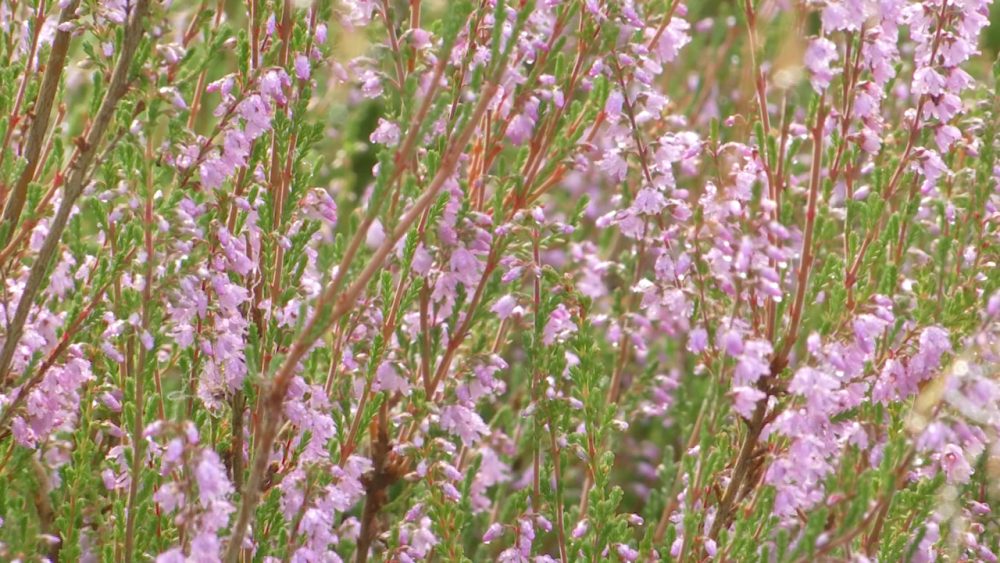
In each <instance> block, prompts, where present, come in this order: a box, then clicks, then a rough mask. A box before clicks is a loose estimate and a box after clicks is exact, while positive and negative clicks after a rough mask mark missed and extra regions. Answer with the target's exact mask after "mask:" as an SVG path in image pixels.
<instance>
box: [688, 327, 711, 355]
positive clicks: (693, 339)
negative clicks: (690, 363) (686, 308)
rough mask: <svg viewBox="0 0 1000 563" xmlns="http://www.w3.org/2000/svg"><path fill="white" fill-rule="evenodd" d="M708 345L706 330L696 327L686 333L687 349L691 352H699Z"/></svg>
mask: <svg viewBox="0 0 1000 563" xmlns="http://www.w3.org/2000/svg"><path fill="white" fill-rule="evenodd" d="M707 346H708V332H706V331H705V329H704V328H701V327H698V328H695V329H692V330H691V332H689V333H688V343H687V350H688V352H691V353H692V354H700V353H702V352H703V351H704V350H705V348H706V347H707Z"/></svg>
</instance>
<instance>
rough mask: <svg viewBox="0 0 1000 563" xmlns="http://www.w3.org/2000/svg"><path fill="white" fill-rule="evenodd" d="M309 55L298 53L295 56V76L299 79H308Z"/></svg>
mask: <svg viewBox="0 0 1000 563" xmlns="http://www.w3.org/2000/svg"><path fill="white" fill-rule="evenodd" d="M310 71H311V69H310V68H309V57H307V56H305V55H302V54H299V55H296V56H295V76H296V77H298V79H299V80H309V74H310Z"/></svg>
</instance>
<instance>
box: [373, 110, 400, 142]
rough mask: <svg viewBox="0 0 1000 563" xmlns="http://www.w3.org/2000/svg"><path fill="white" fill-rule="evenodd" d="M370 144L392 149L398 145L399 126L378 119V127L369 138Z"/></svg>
mask: <svg viewBox="0 0 1000 563" xmlns="http://www.w3.org/2000/svg"><path fill="white" fill-rule="evenodd" d="M369 139H370V140H371V142H373V143H378V144H381V145H385V146H387V147H394V146H396V145H397V144H399V126H398V125H396V124H395V123H393V122H391V121H387V120H385V119H383V118H381V117H380V118H378V126H377V127H376V128H375V130H374V131H372V134H371V136H370V137H369Z"/></svg>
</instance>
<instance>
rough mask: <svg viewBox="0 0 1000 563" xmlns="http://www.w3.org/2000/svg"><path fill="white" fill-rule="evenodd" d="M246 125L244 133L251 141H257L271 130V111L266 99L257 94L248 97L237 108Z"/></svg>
mask: <svg viewBox="0 0 1000 563" xmlns="http://www.w3.org/2000/svg"><path fill="white" fill-rule="evenodd" d="M236 113H238V114H239V116H240V117H241V118H243V121H244V123H245V125H244V128H243V130H244V132H245V133H246V135H247V137H249V138H250V140H253V139H256V138H257V137H259V136H260V135H261V134H262V133H264V132H265V131H267V130H269V129H270V128H271V110H270V108H269V107H268V105H267V102H265V101H264V98H262V97H260V96H259V95H257V94H252V95H250V96H248V97H247V98H246V99H245V100H243V101H242V102H240V105H239V106H237V108H236Z"/></svg>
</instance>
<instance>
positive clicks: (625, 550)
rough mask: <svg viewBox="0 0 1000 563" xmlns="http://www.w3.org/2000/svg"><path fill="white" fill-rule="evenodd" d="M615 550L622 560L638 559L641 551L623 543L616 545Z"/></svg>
mask: <svg viewBox="0 0 1000 563" xmlns="http://www.w3.org/2000/svg"><path fill="white" fill-rule="evenodd" d="M615 552H616V553H617V554H618V557H620V558H621V559H622V561H636V560H637V559H639V552H638V551H636V550H634V549H632V548H631V547H629V546H627V545H625V544H623V543H620V544H617V545H615Z"/></svg>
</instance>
